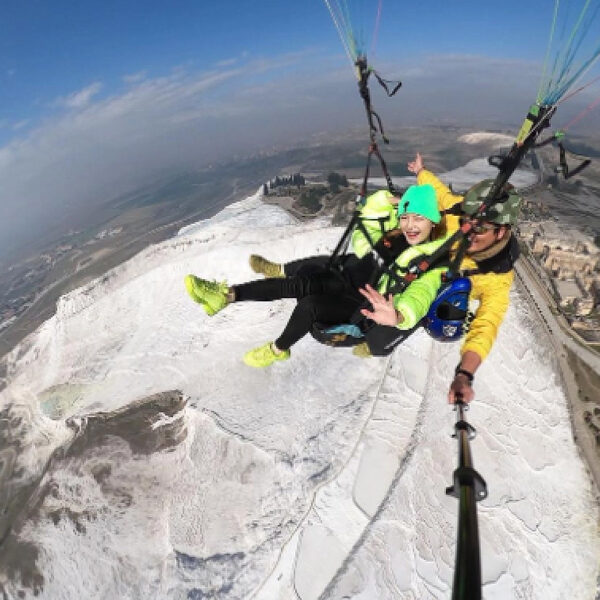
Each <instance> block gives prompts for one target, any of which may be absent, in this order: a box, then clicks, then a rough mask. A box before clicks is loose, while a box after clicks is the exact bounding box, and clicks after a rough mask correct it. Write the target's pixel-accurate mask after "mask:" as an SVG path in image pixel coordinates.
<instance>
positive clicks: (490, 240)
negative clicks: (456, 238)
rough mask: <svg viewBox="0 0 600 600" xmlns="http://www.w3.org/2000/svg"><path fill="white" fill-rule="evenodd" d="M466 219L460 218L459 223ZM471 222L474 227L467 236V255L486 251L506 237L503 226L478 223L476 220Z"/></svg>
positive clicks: (484, 222) (487, 222) (505, 229)
mask: <svg viewBox="0 0 600 600" xmlns="http://www.w3.org/2000/svg"><path fill="white" fill-rule="evenodd" d="M467 219H469V218H468V217H462V218H461V223H464V222H465V220H467ZM469 220H470V219H469ZM471 222H472V224H473V225H474V230H473V231H472V232H471V233H470V234H469V247H468V248H467V254H473V253H475V252H481V251H482V250H487V249H488V248H489V247H490V246H493V245H494V244H495V243H496V242H499V241H500V240H501V239H502V238H503V237H504V236H505V235H506V231H507V228H506V227H505V226H503V225H497V224H496V223H490V222H489V221H483V222H482V223H478V222H477V221H476V220H472V221H471Z"/></svg>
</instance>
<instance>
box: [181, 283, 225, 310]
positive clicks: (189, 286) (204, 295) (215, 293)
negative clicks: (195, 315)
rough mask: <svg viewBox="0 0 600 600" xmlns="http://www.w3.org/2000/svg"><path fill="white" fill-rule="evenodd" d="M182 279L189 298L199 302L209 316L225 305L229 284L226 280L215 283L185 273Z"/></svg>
mask: <svg viewBox="0 0 600 600" xmlns="http://www.w3.org/2000/svg"><path fill="white" fill-rule="evenodd" d="M184 281H185V289H186V290H187V293H188V294H189V295H190V298H191V299H192V300H193V301H194V302H197V303H198V304H201V305H202V306H203V307H204V310H205V311H206V314H207V315H208V316H209V317H212V316H213V315H216V314H217V313H218V312H219V311H220V310H222V309H223V308H225V307H226V306H227V304H228V302H227V292H228V291H229V286H228V285H227V282H226V281H223V282H222V283H217V282H216V281H207V280H206V279H200V277H196V276H195V275H186V276H185V279H184Z"/></svg>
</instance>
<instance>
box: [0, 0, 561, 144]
mask: <svg viewBox="0 0 600 600" xmlns="http://www.w3.org/2000/svg"><path fill="white" fill-rule="evenodd" d="M355 3H356V4H360V2H355ZM350 4H352V2H350ZM362 4H363V5H364V6H365V7H366V10H365V15H366V16H372V17H373V18H374V15H375V13H376V2H375V1H373V2H371V3H369V2H368V1H364V0H363V1H362ZM485 4H486V5H487V6H485V8H482V3H481V2H475V1H470V0H461V1H460V2H448V1H445V0H437V1H429V2H427V1H424V2H421V3H410V2H402V1H401V0H393V1H392V0H388V1H387V2H384V3H383V11H382V20H381V25H380V30H379V35H378V46H377V48H376V53H375V56H376V57H378V56H380V57H382V58H383V59H385V60H386V61H388V62H389V61H393V60H394V56H396V55H400V56H403V57H406V56H409V57H410V56H413V57H418V56H419V55H422V54H438V53H442V54H447V53H450V54H481V55H484V56H490V57H493V56H497V57H504V58H519V59H531V60H536V59H537V60H541V59H542V58H543V53H544V51H545V43H546V40H547V37H548V31H549V25H550V18H551V13H552V11H551V7H549V4H550V2H549V0H534V1H529V2H522V1H521V2H515V1H507V2H506V1H505V2H503V3H491V2H489V3H485ZM363 22H364V24H365V27H367V28H368V29H369V30H370V22H369V20H368V19H367V18H366V17H365V19H364V21H363ZM361 24H362V23H361ZM0 39H2V50H3V52H2V53H0V72H1V73H2V79H3V81H2V88H3V94H2V96H1V100H0V111H1V112H0V121H1V122H2V124H3V125H4V129H6V128H7V127H8V131H6V130H5V131H3V132H2V133H3V139H4V140H6V139H7V138H8V137H9V136H10V129H11V127H14V126H15V125H16V126H17V129H19V128H22V127H23V126H24V124H25V122H26V121H28V122H29V124H33V122H34V120H35V119H36V118H39V117H40V116H42V115H47V114H51V113H52V109H56V108H58V107H60V106H61V100H65V99H68V98H72V97H74V95H75V94H76V93H77V92H78V91H80V90H86V89H88V88H89V87H90V86H92V85H93V84H94V83H100V85H99V86H97V88H98V89H97V91H96V92H95V94H94V95H95V96H96V98H99V97H102V96H106V95H108V94H110V93H111V92H115V91H118V90H120V89H122V88H123V85H124V78H130V77H132V76H134V77H135V76H140V75H141V74H144V76H147V77H158V76H161V75H165V74H167V73H169V72H170V71H171V70H172V69H174V68H177V67H186V68H188V69H195V70H203V69H207V68H211V67H214V66H218V65H219V64H222V63H223V61H230V60H232V59H238V60H239V59H240V58H241V57H247V58H251V57H252V58H258V57H273V56H277V55H282V54H286V53H291V52H299V51H300V52H301V51H306V50H307V49H314V50H315V51H320V52H326V51H329V52H332V53H339V52H341V44H340V43H339V42H338V39H337V34H336V32H335V30H334V28H333V24H332V22H331V20H330V19H329V16H328V12H327V9H326V7H325V4H324V3H323V2H321V1H320V0H302V1H301V2H300V1H298V2H282V1H281V0H279V1H278V0H258V1H256V0H255V1H252V0H245V1H244V0H237V1H231V0H230V1H227V0H224V1H221V2H206V1H204V2H202V1H199V0H196V1H189V0H186V1H182V0H179V1H175V2H170V3H165V2H162V1H161V2H157V1H152V0H151V1H146V2H140V1H137V2H131V1H127V0H120V1H108V2H91V1H89V0H88V1H87V2H86V1H84V2H81V0H79V1H65V0H58V1H57V2H48V1H47V0H41V1H37V2H36V1H32V0H31V1H25V2H23V1H21V2H14V1H12V2H8V3H5V4H4V6H3V10H2V14H1V16H0ZM399 75H401V74H400V73H399ZM94 89H96V88H94Z"/></svg>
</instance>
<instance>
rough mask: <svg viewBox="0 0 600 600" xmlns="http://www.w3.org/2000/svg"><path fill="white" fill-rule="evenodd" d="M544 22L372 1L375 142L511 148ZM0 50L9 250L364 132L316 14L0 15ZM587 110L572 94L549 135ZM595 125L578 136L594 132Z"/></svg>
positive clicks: (432, 4) (77, 10)
mask: <svg viewBox="0 0 600 600" xmlns="http://www.w3.org/2000/svg"><path fill="white" fill-rule="evenodd" d="M569 1H570V2H571V3H572V4H581V2H582V1H583V0H563V1H562V5H568V4H569ZM596 1H597V2H599V3H600V1H599V0H596ZM347 2H348V4H350V5H352V4H357V5H359V4H362V5H363V6H364V7H365V8H366V16H365V18H364V23H365V27H366V28H367V29H368V31H369V32H370V31H371V27H372V22H373V21H374V16H375V14H376V6H377V1H376V0H347ZM552 4H553V3H552V2H551V0H527V1H526V2H523V1H522V0H521V1H515V0H505V1H504V2H502V3H496V2H486V3H482V2H480V1H479V2H475V1H472V0H459V1H449V0H421V2H418V3H417V2H405V1H402V0H383V3H382V6H383V12H382V20H381V23H380V28H379V32H378V36H377V46H376V49H375V52H374V53H373V54H371V55H370V59H371V63H372V64H373V65H374V66H375V67H376V68H377V69H379V70H380V71H381V72H382V73H383V74H384V75H385V76H388V77H389V78H400V79H402V81H403V83H404V85H403V88H402V90H401V92H400V95H399V96H398V98H397V100H396V99H395V100H394V101H393V103H392V101H387V100H385V99H384V98H383V97H382V96H381V94H380V93H379V92H378V91H375V90H373V96H374V101H375V103H376V107H377V108H378V110H379V112H380V113H381V114H382V116H383V117H384V120H385V123H386V125H387V126H388V127H390V126H391V127H393V126H395V125H421V124H427V123H446V124H448V123H457V124H463V125H464V124H468V125H472V126H473V128H474V129H475V130H477V129H481V128H485V127H487V126H498V124H504V125H505V126H507V127H508V128H509V130H510V129H512V128H513V127H514V128H515V130H516V128H518V126H519V124H520V122H521V121H522V119H523V117H524V115H525V113H526V110H527V106H528V105H529V103H531V102H532V101H533V100H535V94H536V92H537V87H538V82H539V77H540V72H541V64H542V61H543V58H544V54H545V50H546V44H547V40H548V35H549V30H550V23H551V19H552ZM596 25H597V22H596ZM0 40H1V41H0V44H1V47H2V52H0V78H1V79H0V81H1V86H2V88H1V89H2V94H0V240H4V243H5V244H9V245H15V244H18V243H19V236H20V232H21V231H25V230H29V231H31V230H32V223H33V222H34V220H36V221H35V222H38V223H40V224H41V223H46V222H48V219H52V218H55V215H60V214H61V212H64V211H69V210H84V209H86V208H90V207H93V205H94V204H96V203H99V202H103V201H106V200H107V199H108V198H107V196H110V195H112V196H117V195H119V193H121V192H123V191H124V190H126V189H131V188H133V187H135V186H137V185H140V184H141V183H142V182H146V181H148V179H151V178H153V177H156V176H158V175H159V174H160V173H162V172H167V171H169V170H171V171H172V170H174V169H185V168H195V167H198V166H201V165H203V164H206V163H207V162H210V161H211V160H214V159H215V158H227V157H233V156H235V155H239V154H244V153H248V152H252V151H255V150H257V149H264V148H267V149H268V148H271V147H275V146H277V145H280V144H282V143H284V144H288V145H289V144H290V143H293V142H294V141H296V140H301V139H307V138H310V136H311V135H312V134H314V133H317V132H322V131H332V132H342V131H344V130H346V129H347V128H348V127H352V126H361V125H364V111H363V107H362V104H361V102H360V99H359V97H358V94H356V82H355V79H354V76H353V74H352V70H351V68H350V63H349V61H348V60H347V58H346V57H345V55H344V52H343V48H342V44H341V43H340V41H339V38H338V36H337V33H336V30H335V28H334V26H333V23H332V21H331V19H330V17H329V13H328V12H327V9H326V7H325V4H324V2H322V1H321V0H297V1H296V2H284V1H281V0H221V1H215V2H206V1H205V0H204V1H201V0H196V1H191V0H175V1H172V2H168V3H167V2H164V1H161V2H158V1H154V0H146V1H145V2H139V1H138V2H133V1H131V0H120V1H119V2H116V1H111V0H107V1H103V2H91V1H89V0H88V1H81V0H79V1H66V0H56V1H55V2H49V1H48V0H38V1H35V0H21V1H20V2H17V1H14V0H8V1H7V2H5V3H3V8H2V11H0ZM592 92H593V93H594V94H595V95H592ZM599 94H600V90H599V89H598V86H596V88H592V90H588V91H586V92H585V93H582V95H581V102H583V103H584V104H581V102H580V103H579V104H578V103H577V102H573V106H572V108H568V107H565V109H564V118H565V119H566V118H568V117H569V116H572V115H573V114H574V111H575V109H576V108H577V107H579V108H577V110H580V109H581V106H583V105H585V103H586V102H587V103H589V102H590V101H591V99H592V98H594V99H595V98H596V97H597V96H598V95H599ZM569 111H570V112H569ZM597 112H598V111H597ZM557 117H558V116H557ZM563 122H564V121H563ZM598 122H599V121H598V119H597V118H596V119H595V120H594V119H591V120H586V122H585V126H586V128H587V129H589V128H590V124H591V123H593V124H594V127H595V129H593V127H592V131H596V132H597V131H598ZM556 125H560V122H559V123H556ZM515 132H516V131H515ZM23 205H26V206H27V207H28V209H30V210H29V211H28V213H27V215H24V213H23V210H22V207H23ZM1 243H2V242H0V244H1Z"/></svg>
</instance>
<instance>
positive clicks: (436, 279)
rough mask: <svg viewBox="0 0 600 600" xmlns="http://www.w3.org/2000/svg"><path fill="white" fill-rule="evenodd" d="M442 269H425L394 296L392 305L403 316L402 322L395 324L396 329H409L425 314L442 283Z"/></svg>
mask: <svg viewBox="0 0 600 600" xmlns="http://www.w3.org/2000/svg"><path fill="white" fill-rule="evenodd" d="M444 270H445V269H443V268H440V269H431V271H426V272H425V273H423V275H421V276H420V277H419V278H418V279H415V280H414V281H413V282H411V283H410V285H409V286H408V287H407V288H406V289H405V290H404V292H402V294H398V295H396V296H394V306H395V308H396V310H397V311H398V312H399V313H401V314H402V316H403V317H404V320H403V321H402V323H400V324H398V325H397V327H398V329H411V328H412V327H414V326H415V325H416V324H417V323H418V322H419V321H420V320H421V319H422V318H423V317H424V316H425V315H426V314H427V311H428V310H429V307H430V306H431V303H432V302H433V301H434V300H435V297H436V296H437V293H438V290H439V289H440V286H441V284H442V273H443V272H444Z"/></svg>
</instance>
